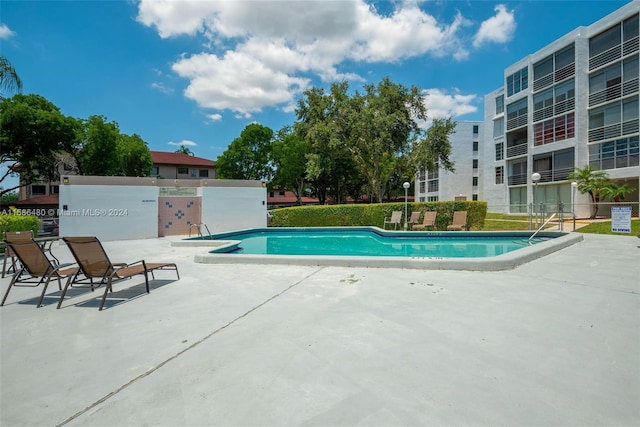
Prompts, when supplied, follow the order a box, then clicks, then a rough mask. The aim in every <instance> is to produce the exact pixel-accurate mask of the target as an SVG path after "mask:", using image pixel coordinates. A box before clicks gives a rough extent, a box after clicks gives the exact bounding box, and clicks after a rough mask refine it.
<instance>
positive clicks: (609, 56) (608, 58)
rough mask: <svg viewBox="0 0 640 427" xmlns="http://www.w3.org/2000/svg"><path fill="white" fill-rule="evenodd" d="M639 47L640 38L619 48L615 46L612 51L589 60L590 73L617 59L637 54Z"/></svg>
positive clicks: (628, 41) (631, 40)
mask: <svg viewBox="0 0 640 427" xmlns="http://www.w3.org/2000/svg"><path fill="white" fill-rule="evenodd" d="M638 47H639V38H638V37H634V38H632V39H630V40H627V41H626V42H624V43H623V44H621V45H620V44H619V45H617V46H614V47H612V48H611V49H609V50H606V51H604V52H602V53H600V54H598V55H596V56H594V57H593V58H589V71H593V70H595V69H596V68H599V67H602V66H603V65H607V64H609V63H610V62H613V61H615V60H616V59H620V58H622V57H623V56H627V55H630V54H632V53H634V52H637V51H638Z"/></svg>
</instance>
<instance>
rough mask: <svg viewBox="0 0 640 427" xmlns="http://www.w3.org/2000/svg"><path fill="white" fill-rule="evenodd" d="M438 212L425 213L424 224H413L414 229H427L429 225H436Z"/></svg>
mask: <svg viewBox="0 0 640 427" xmlns="http://www.w3.org/2000/svg"><path fill="white" fill-rule="evenodd" d="M437 214H438V212H436V211H426V212H425V213H424V218H423V220H422V224H416V225H414V226H413V230H425V229H426V228H429V227H434V226H435V225H436V215H437Z"/></svg>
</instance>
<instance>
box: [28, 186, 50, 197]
mask: <svg viewBox="0 0 640 427" xmlns="http://www.w3.org/2000/svg"><path fill="white" fill-rule="evenodd" d="M45 194H47V186H46V185H32V186H31V196H44V195H45Z"/></svg>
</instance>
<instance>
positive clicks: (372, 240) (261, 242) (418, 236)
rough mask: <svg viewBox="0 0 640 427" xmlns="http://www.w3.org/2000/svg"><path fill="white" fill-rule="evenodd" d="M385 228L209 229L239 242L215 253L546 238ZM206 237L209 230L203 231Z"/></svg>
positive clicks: (405, 252) (409, 253)
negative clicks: (406, 230) (384, 229)
mask: <svg viewBox="0 0 640 427" xmlns="http://www.w3.org/2000/svg"><path fill="white" fill-rule="evenodd" d="M470 234H474V233H463V232H448V233H425V232H416V233H412V232H383V231H381V230H377V229H374V228H370V229H362V228H358V229H352V228H346V229H345V228H286V229H280V228H273V229H271V228H268V229H259V230H248V231H241V232H236V233H224V234H218V235H213V236H212V239H213V240H225V241H229V240H232V241H238V242H239V243H237V244H234V245H230V246H227V247H222V248H219V249H215V250H213V251H212V252H214V253H221V252H222V253H234V254H252V255H331V256H368V257H372V256H373V257H375V256H380V257H446V258H472V257H473V258H475V257H492V256H497V255H502V254H504V253H507V252H511V251H515V250H517V249H520V248H524V247H527V246H531V245H532V244H536V243H540V242H543V241H546V240H549V239H550V238H549V237H535V238H534V239H533V240H531V241H529V235H528V234H526V233H525V234H523V233H514V234H502V233H498V234H497V235H492V234H491V233H480V234H475V235H470ZM207 239H208V236H207Z"/></svg>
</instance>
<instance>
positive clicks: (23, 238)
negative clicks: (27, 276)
mask: <svg viewBox="0 0 640 427" xmlns="http://www.w3.org/2000/svg"><path fill="white" fill-rule="evenodd" d="M3 237H4V241H5V242H12V243H19V242H29V241H31V239H33V231H31V230H28V231H5V232H4V236H3ZM7 261H9V262H10V263H11V264H10V265H9V268H7ZM17 263H18V259H17V257H16V254H15V253H13V251H12V250H11V248H10V247H9V246H7V247H6V248H5V251H4V260H3V261H2V278H4V276H6V273H15V272H17V271H18V269H17V267H18V266H17Z"/></svg>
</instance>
